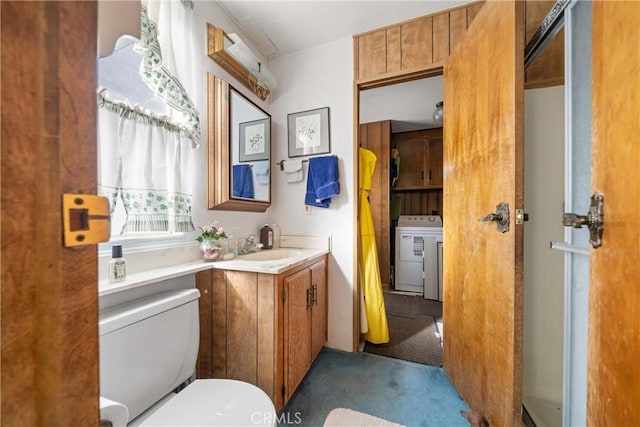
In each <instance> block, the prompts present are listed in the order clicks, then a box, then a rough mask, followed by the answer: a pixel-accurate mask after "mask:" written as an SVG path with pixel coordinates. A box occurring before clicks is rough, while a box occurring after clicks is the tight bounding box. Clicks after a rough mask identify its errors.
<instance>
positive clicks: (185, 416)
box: [139, 379, 276, 427]
mask: <svg viewBox="0 0 640 427" xmlns="http://www.w3.org/2000/svg"><path fill="white" fill-rule="evenodd" d="M144 415H145V414H142V415H141V417H142V416H144ZM139 425H140V426H141V427H142V426H145V427H159V426H163V427H170V426H182V427H185V426H201V427H204V426H275V425H276V411H275V407H274V406H273V403H272V402H271V399H269V397H268V396H267V394H266V393H265V392H264V391H262V390H260V389H259V388H258V387H256V386H254V385H252V384H249V383H245V382H242V381H236V380H223V379H212V380H196V381H194V382H192V383H191V384H189V385H188V386H187V387H185V388H184V390H182V391H181V392H179V393H178V394H177V395H175V397H174V398H172V399H171V400H169V401H168V402H167V403H165V404H164V405H162V406H161V407H160V408H159V409H158V410H156V411H155V412H153V414H151V415H149V416H148V417H147V418H146V419H144V421H142V423H141V424H139Z"/></svg>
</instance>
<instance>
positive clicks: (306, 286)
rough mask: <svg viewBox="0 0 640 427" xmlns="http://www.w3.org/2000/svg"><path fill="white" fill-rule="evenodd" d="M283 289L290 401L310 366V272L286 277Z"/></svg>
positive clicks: (288, 396)
mask: <svg viewBox="0 0 640 427" xmlns="http://www.w3.org/2000/svg"><path fill="white" fill-rule="evenodd" d="M284 289H285V292H286V295H287V296H286V303H285V318H284V322H285V339H284V342H285V350H284V351H285V357H286V361H285V382H286V398H285V401H287V400H289V398H290V397H291V395H292V394H293V392H294V391H295V389H296V388H297V387H298V385H299V384H300V382H301V381H302V378H304V376H305V374H306V373H307V370H308V369H309V367H310V366H311V333H310V331H311V297H312V295H311V270H310V269H308V268H305V269H304V270H300V271H298V272H297V273H294V274H292V275H290V276H288V277H286V278H285V279H284Z"/></svg>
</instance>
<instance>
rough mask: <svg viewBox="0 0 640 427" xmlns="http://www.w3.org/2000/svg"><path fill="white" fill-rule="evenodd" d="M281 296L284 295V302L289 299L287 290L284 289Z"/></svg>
mask: <svg viewBox="0 0 640 427" xmlns="http://www.w3.org/2000/svg"><path fill="white" fill-rule="evenodd" d="M280 296H281V297H282V302H285V300H286V299H287V291H285V290H284V289H283V290H282V294H281V295H280Z"/></svg>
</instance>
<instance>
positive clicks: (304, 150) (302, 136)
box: [287, 107, 331, 157]
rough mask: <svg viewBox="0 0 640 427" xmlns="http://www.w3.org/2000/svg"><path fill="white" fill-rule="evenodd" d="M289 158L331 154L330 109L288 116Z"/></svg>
mask: <svg viewBox="0 0 640 427" xmlns="http://www.w3.org/2000/svg"><path fill="white" fill-rule="evenodd" d="M287 129H288V135H289V157H300V156H309V155H315V154H324V153H330V152H331V141H330V139H331V138H330V137H331V135H330V134H329V107H324V108H316V109H315V110H307V111H301V112H299V113H291V114H288V115H287Z"/></svg>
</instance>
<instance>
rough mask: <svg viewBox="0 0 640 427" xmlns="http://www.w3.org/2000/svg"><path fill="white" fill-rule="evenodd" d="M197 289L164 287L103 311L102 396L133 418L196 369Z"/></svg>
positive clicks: (101, 324)
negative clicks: (164, 288) (162, 290)
mask: <svg viewBox="0 0 640 427" xmlns="http://www.w3.org/2000/svg"><path fill="white" fill-rule="evenodd" d="M199 297H200V292H199V291H198V290H197V289H182V290H173V291H166V292H162V293H158V294H154V295H151V296H147V297H144V298H140V299H137V300H134V301H130V302H127V303H124V304H121V305H118V306H115V307H111V308H109V309H107V310H104V311H101V312H100V326H99V330H100V348H99V351H100V395H101V396H104V397H106V398H108V399H111V400H114V401H116V402H119V403H122V404H124V405H126V406H127V408H128V409H129V420H132V419H133V418H135V417H137V416H138V415H140V414H141V413H142V412H143V411H145V410H146V409H147V408H149V407H150V406H151V405H153V404H154V403H156V402H157V401H158V400H160V399H161V398H163V397H164V396H166V395H167V394H169V393H170V392H171V391H172V390H173V389H175V388H176V387H177V386H178V385H180V384H182V383H183V382H184V381H186V380H187V379H188V378H189V377H190V376H191V375H193V373H194V370H195V364H196V358H197V356H198V344H199V333H200V331H199V321H198V298H199Z"/></svg>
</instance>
